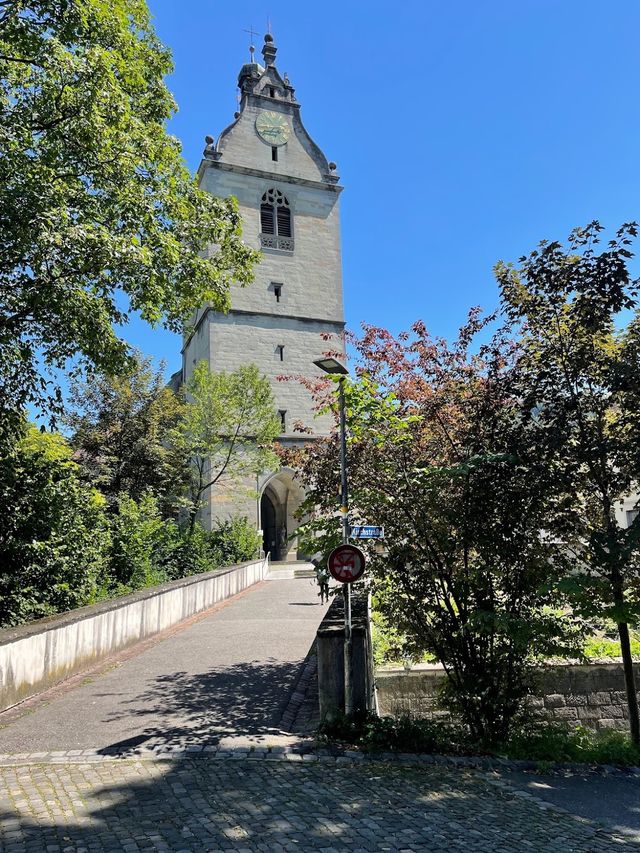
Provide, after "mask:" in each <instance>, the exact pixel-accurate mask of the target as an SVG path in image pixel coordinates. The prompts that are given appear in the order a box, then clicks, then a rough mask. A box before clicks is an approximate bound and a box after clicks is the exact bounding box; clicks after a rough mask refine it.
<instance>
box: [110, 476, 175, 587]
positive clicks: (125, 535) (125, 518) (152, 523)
mask: <svg viewBox="0 0 640 853" xmlns="http://www.w3.org/2000/svg"><path fill="white" fill-rule="evenodd" d="M116 509H117V511H116V514H115V515H114V516H113V517H112V521H111V536H112V545H111V554H110V560H109V573H108V577H107V579H106V580H107V589H106V590H105V592H106V594H108V595H123V594H124V593H127V592H131V591H133V590H136V589H141V588H142V587H146V586H154V585H155V584H159V583H162V582H163V581H165V580H167V577H168V576H167V573H166V571H165V570H164V569H163V567H162V566H161V564H160V560H159V556H160V553H161V552H162V547H163V545H164V544H165V538H166V531H165V522H164V521H163V520H162V517H161V515H160V510H159V507H158V501H157V500H156V498H155V497H154V496H153V495H152V494H151V492H145V494H143V496H142V497H141V499H140V500H139V501H135V500H134V499H133V498H131V497H129V495H127V494H124V493H121V494H120V495H118V497H117V500H116Z"/></svg>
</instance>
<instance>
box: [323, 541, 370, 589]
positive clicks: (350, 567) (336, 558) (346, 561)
mask: <svg viewBox="0 0 640 853" xmlns="http://www.w3.org/2000/svg"><path fill="white" fill-rule="evenodd" d="M364 564H365V557H364V554H363V553H362V551H361V550H360V548H356V546H355V545H338V547H337V548H334V549H333V551H332V552H331V553H330V554H329V559H328V560H327V565H328V567H329V571H330V572H331V576H332V577H333V578H335V580H337V581H340V583H353V582H354V581H357V580H360V578H361V577H362V575H363V574H364Z"/></svg>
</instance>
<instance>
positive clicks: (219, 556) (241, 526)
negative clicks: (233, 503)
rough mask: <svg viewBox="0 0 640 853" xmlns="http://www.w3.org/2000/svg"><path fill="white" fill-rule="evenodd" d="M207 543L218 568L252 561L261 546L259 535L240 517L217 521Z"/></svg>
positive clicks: (249, 523) (246, 520) (245, 519)
mask: <svg viewBox="0 0 640 853" xmlns="http://www.w3.org/2000/svg"><path fill="white" fill-rule="evenodd" d="M209 541H210V547H211V551H212V554H213V559H214V561H215V562H216V563H217V564H218V565H219V566H231V565H233V563H244V562H246V561H247V560H254V559H255V558H256V556H257V555H258V553H259V551H260V548H261V546H262V537H261V536H260V534H259V533H258V531H257V530H256V528H255V527H254V526H253V524H251V522H250V521H249V519H247V518H244V517H242V516H236V517H234V518H229V519H226V520H225V521H219V522H218V524H217V525H216V526H215V527H214V528H213V530H212V531H211V535H210V540H209Z"/></svg>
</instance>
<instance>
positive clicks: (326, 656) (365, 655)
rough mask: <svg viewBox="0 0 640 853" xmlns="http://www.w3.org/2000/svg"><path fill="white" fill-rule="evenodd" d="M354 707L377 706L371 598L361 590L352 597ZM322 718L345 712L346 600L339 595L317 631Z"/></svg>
mask: <svg viewBox="0 0 640 853" xmlns="http://www.w3.org/2000/svg"><path fill="white" fill-rule="evenodd" d="M351 616H352V625H353V628H352V632H351V635H352V638H353V700H354V710H373V709H374V707H375V692H374V682H373V654H372V649H371V632H370V630H369V625H370V620H369V602H368V599H367V596H366V595H364V594H362V593H358V594H355V595H354V596H353V598H352V606H351ZM316 650H317V658H318V698H319V710H320V720H331V719H334V718H335V717H336V716H338V715H339V714H343V713H344V663H345V661H344V600H343V598H342V596H341V595H338V596H336V597H335V598H334V599H333V602H332V603H331V607H330V608H329V609H328V610H327V612H326V614H325V617H324V619H323V620H322V622H321V623H320V627H319V628H318V631H317V633H316Z"/></svg>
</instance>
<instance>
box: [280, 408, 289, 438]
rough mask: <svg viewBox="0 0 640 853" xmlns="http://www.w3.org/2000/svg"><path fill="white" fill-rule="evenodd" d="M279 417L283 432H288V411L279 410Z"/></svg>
mask: <svg viewBox="0 0 640 853" xmlns="http://www.w3.org/2000/svg"><path fill="white" fill-rule="evenodd" d="M278 417H279V418H280V427H281V428H282V432H286V429H287V410H286V409H278Z"/></svg>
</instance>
